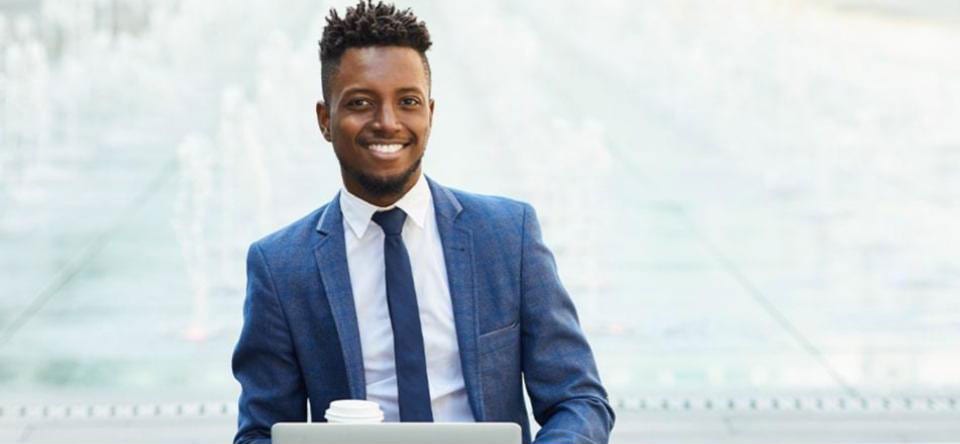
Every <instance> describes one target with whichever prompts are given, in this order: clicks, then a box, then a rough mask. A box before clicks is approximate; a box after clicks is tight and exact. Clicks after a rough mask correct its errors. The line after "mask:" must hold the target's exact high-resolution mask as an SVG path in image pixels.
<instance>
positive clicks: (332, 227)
mask: <svg viewBox="0 0 960 444" xmlns="http://www.w3.org/2000/svg"><path fill="white" fill-rule="evenodd" d="M317 231H318V232H320V236H321V240H320V243H319V244H317V246H316V248H315V249H314V255H315V256H316V259H317V267H318V268H319V270H320V279H321V281H322V284H323V287H324V290H325V291H326V294H327V300H328V301H329V302H330V311H331V313H333V319H334V322H335V323H336V325H337V334H338V335H339V336H340V348H341V349H342V350H343V363H344V367H345V368H346V370H347V384H348V385H349V388H350V395H351V396H352V397H353V398H354V399H365V398H366V397H367V393H366V391H367V390H366V382H365V381H364V373H363V353H362V351H361V349H360V330H359V329H358V328H357V311H356V308H355V307H354V304H353V290H352V289H351V287H350V272H349V269H348V267H347V248H346V244H345V242H344V239H343V234H344V233H343V214H342V213H341V212H340V195H339V194H337V196H336V197H335V198H334V199H333V201H332V202H330V203H329V204H328V205H327V208H326V210H324V212H323V214H322V215H320V221H319V222H318V223H317Z"/></svg>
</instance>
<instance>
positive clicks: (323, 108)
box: [317, 100, 433, 142]
mask: <svg viewBox="0 0 960 444" xmlns="http://www.w3.org/2000/svg"><path fill="white" fill-rule="evenodd" d="M430 105H431V107H432V106H433V104H432V103H431V104H430ZM317 125H319V126H320V132H321V133H323V138H324V139H326V140H327V142H333V139H332V137H331V136H330V110H329V109H327V105H326V104H325V103H323V101H322V100H321V101H318V102H317Z"/></svg>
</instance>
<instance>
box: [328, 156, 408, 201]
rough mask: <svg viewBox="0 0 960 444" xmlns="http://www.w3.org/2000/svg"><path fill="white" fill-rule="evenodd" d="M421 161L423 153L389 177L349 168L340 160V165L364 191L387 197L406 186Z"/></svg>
mask: <svg viewBox="0 0 960 444" xmlns="http://www.w3.org/2000/svg"><path fill="white" fill-rule="evenodd" d="M421 161H423V155H421V156H420V157H418V158H417V160H416V162H413V163H412V164H411V165H410V167H409V168H407V169H406V170H404V171H403V172H402V173H400V174H397V175H394V176H390V177H377V176H373V175H370V174H366V173H364V172H362V171H359V170H356V169H353V168H351V167H350V166H348V165H344V163H343V162H340V167H341V168H342V169H343V171H345V172H346V173H347V174H348V175H349V176H350V177H352V178H353V179H354V180H356V181H357V183H358V184H360V186H361V187H363V189H364V191H366V192H367V193H369V194H370V195H371V196H374V197H389V196H396V195H398V194H400V193H402V192H403V191H404V190H403V188H404V187H405V186H406V184H407V182H409V181H410V178H411V177H413V175H414V174H416V173H417V170H419V169H420V163H421Z"/></svg>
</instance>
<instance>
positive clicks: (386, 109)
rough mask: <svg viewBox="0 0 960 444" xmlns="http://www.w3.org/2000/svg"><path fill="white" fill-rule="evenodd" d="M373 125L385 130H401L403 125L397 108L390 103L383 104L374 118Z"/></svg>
mask: <svg viewBox="0 0 960 444" xmlns="http://www.w3.org/2000/svg"><path fill="white" fill-rule="evenodd" d="M373 127H374V129H377V130H380V131H383V132H395V131H400V130H401V129H402V127H401V125H400V120H399V118H398V116H397V110H396V109H394V107H393V106H390V105H384V106H381V107H380V109H379V110H378V111H377V115H376V116H375V118H374V122H373Z"/></svg>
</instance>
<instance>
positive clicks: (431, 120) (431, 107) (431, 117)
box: [430, 99, 434, 126]
mask: <svg viewBox="0 0 960 444" xmlns="http://www.w3.org/2000/svg"><path fill="white" fill-rule="evenodd" d="M433 105H434V102H433V99H430V126H433Z"/></svg>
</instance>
